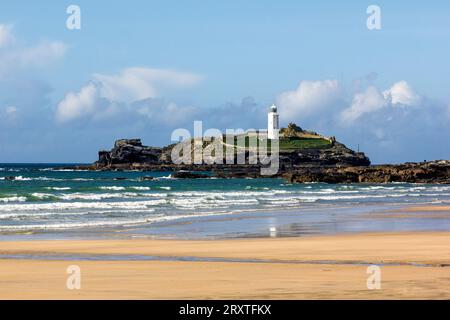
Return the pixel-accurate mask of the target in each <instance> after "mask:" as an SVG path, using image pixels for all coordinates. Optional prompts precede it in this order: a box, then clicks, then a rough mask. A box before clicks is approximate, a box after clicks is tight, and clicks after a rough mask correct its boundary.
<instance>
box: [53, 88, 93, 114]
mask: <svg viewBox="0 0 450 320" xmlns="http://www.w3.org/2000/svg"><path fill="white" fill-rule="evenodd" d="M98 97H99V96H98V88H97V87H96V86H95V85H94V84H93V83H90V84H88V85H86V86H84V87H82V88H81V89H80V91H79V92H69V93H68V94H67V95H66V96H65V98H64V99H63V100H62V101H61V102H60V103H59V104H58V108H57V111H56V119H57V120H58V121H59V122H66V121H71V120H74V119H77V118H80V117H84V116H87V115H91V114H93V113H94V112H95V106H96V103H97V101H98Z"/></svg>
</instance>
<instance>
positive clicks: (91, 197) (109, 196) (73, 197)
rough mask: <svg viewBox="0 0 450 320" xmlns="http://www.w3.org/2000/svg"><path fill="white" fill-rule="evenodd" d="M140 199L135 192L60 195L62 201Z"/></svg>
mask: <svg viewBox="0 0 450 320" xmlns="http://www.w3.org/2000/svg"><path fill="white" fill-rule="evenodd" d="M136 197H139V194H138V193H134V192H122V193H81V192H75V193H64V194H61V195H58V198H59V199H61V200H66V201H71V200H103V199H113V198H117V199H123V198H136Z"/></svg>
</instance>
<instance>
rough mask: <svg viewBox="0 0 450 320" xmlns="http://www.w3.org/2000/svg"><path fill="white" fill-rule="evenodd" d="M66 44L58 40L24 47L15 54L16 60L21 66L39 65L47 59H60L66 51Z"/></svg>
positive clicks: (47, 60) (46, 61)
mask: <svg viewBox="0 0 450 320" xmlns="http://www.w3.org/2000/svg"><path fill="white" fill-rule="evenodd" d="M66 50H67V46H66V45H65V44H64V43H62V42H59V41H50V42H43V43H40V44H38V45H36V46H34V47H30V48H26V49H24V50H22V51H21V52H20V53H19V54H17V56H16V59H17V61H18V62H19V63H20V64H22V65H23V66H30V65H34V66H41V65H45V64H47V63H48V62H49V61H54V60H57V59H60V58H62V57H63V56H64V54H65V53H66Z"/></svg>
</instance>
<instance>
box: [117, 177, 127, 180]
mask: <svg viewBox="0 0 450 320" xmlns="http://www.w3.org/2000/svg"><path fill="white" fill-rule="evenodd" d="M127 179H128V178H125V177H117V178H114V180H127Z"/></svg>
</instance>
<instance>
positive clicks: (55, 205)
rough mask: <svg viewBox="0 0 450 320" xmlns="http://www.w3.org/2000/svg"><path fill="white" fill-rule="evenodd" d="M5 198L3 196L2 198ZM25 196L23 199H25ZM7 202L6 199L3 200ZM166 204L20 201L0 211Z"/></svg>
mask: <svg viewBox="0 0 450 320" xmlns="http://www.w3.org/2000/svg"><path fill="white" fill-rule="evenodd" d="M3 199H5V198H3ZM25 200H26V198H24V199H23V201H25ZM5 202H7V201H5ZM163 204H166V200H164V199H155V200H145V201H115V202H52V203H20V204H18V203H17V204H4V205H1V206H0V212H12V211H21V212H27V211H53V210H54V211H58V212H59V211H62V210H77V209H92V210H97V209H103V210H106V209H117V210H119V209H122V210H125V211H130V210H135V209H147V208H149V207H154V206H158V205H163Z"/></svg>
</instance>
